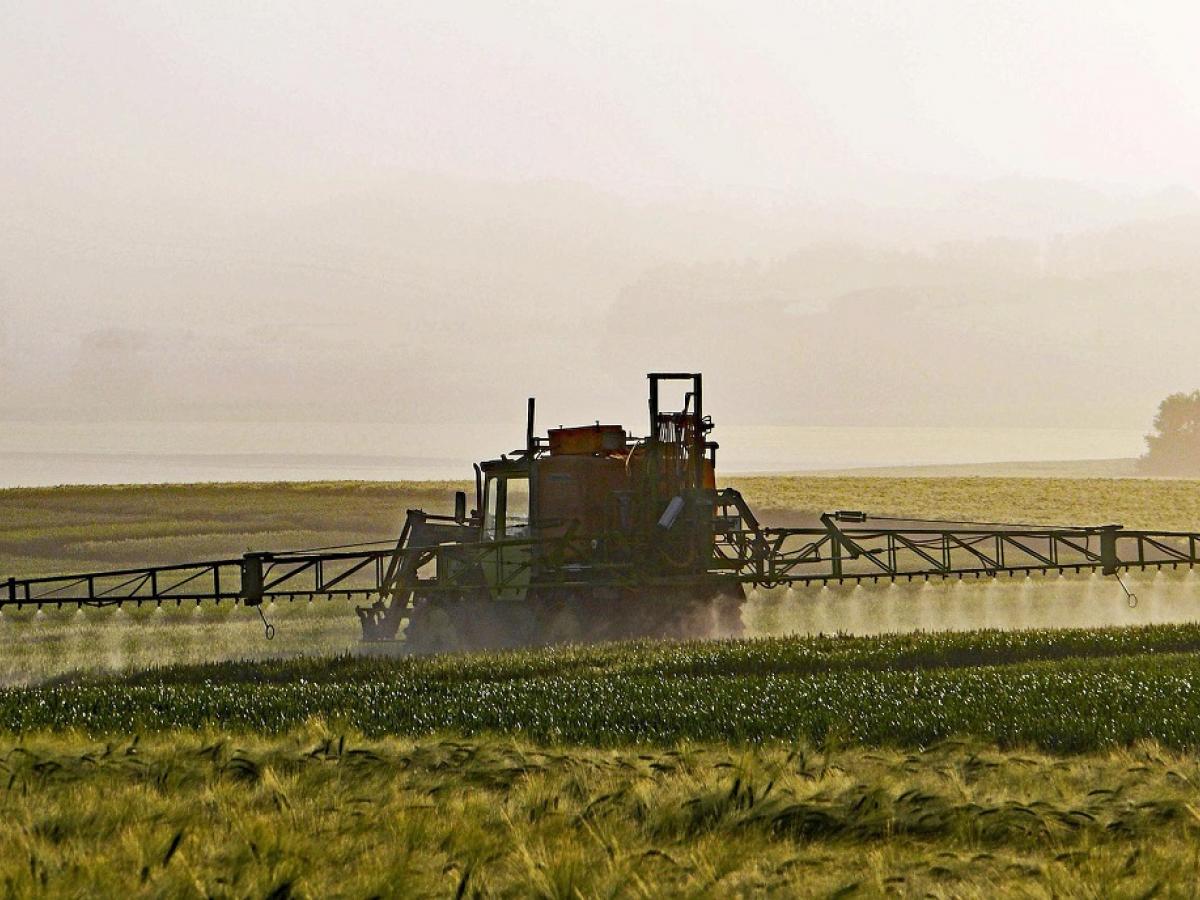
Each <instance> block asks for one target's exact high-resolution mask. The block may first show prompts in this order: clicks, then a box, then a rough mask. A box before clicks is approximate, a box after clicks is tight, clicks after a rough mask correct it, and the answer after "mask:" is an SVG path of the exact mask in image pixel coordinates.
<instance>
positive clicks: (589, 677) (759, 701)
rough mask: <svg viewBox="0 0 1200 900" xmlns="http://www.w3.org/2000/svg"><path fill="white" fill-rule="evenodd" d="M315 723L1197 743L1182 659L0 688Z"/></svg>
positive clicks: (572, 738) (1193, 699) (271, 727)
mask: <svg viewBox="0 0 1200 900" xmlns="http://www.w3.org/2000/svg"><path fill="white" fill-rule="evenodd" d="M314 718H320V719H323V720H325V721H327V722H336V723H339V724H341V725H344V726H346V727H349V728H354V729H357V730H360V731H362V732H363V733H365V734H368V735H384V734H404V735H423V734H430V733H437V732H445V731H452V732H457V733H461V734H481V733H505V734H522V735H525V736H528V737H531V738H535V739H538V740H548V741H566V742H574V743H585V744H622V743H628V742H647V743H657V744H662V743H674V742H678V741H686V740H727V741H733V742H737V743H757V742H763V741H791V740H797V739H803V740H806V741H811V742H814V743H826V742H828V741H830V740H833V741H835V742H839V741H844V742H849V743H863V744H870V745H892V746H926V745H929V744H931V743H934V742H936V741H938V740H941V739H944V738H947V737H950V736H955V735H971V736H975V737H978V738H982V739H985V740H989V741H995V742H997V743H999V744H1001V745H1004V746H1011V745H1025V744H1029V745H1037V746H1040V747H1043V748H1045V749H1049V750H1055V751H1081V750H1089V749H1094V748H1100V747H1107V746H1114V745H1122V744H1129V743H1132V742H1135V741H1137V740H1140V739H1155V740H1158V741H1160V742H1162V743H1163V744H1165V745H1168V746H1173V747H1183V748H1194V747H1200V660H1198V659H1196V658H1195V657H1193V656H1192V655H1183V654H1179V655H1170V656H1134V657H1125V658H1115V659H1106V660H1065V661H1056V662H1041V663H1026V664H1019V665H1011V666H992V667H981V668H958V669H932V670H911V671H896V670H888V671H872V670H857V671H842V672H835V673H824V674H795V673H787V674H772V675H708V674H699V675H687V676H674V677H662V676H654V675H647V674H631V673H604V672H601V673H595V674H584V673H581V672H576V673H573V674H571V675H569V676H561V675H548V676H547V675H543V676H536V677H531V678H525V679H509V680H501V681H486V680H478V679H462V680H458V681H448V680H445V679H421V678H405V679H395V680H386V681H385V680H379V681H349V682H325V683H309V682H305V681H298V682H292V683H276V684H271V683H260V684H253V683H241V684H221V683H217V682H212V681H209V682H197V683H193V684H159V685H122V684H119V683H107V684H94V685H86V684H76V685H62V686H56V687H44V688H33V689H20V690H10V691H5V692H0V730H4V731H10V732H24V731H28V730H40V729H61V728H69V729H79V730H81V731H83V732H86V733H91V734H106V733H115V732H126V731H128V729H130V728H131V727H132V728H136V729H140V730H144V731H159V730H162V729H168V728H176V727H184V728H198V727H203V726H206V725H213V724H218V725H221V726H222V727H225V728H231V729H234V730H239V729H244V730H252V731H257V732H268V733H274V732H282V731H286V730H288V729H291V728H295V727H299V726H302V725H303V724H305V723H306V722H307V721H309V720H311V719H314Z"/></svg>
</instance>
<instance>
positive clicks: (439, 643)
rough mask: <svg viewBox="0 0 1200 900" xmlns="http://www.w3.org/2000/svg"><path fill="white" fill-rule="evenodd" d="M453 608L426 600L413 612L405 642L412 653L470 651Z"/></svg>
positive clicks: (435, 601) (405, 631)
mask: <svg viewBox="0 0 1200 900" xmlns="http://www.w3.org/2000/svg"><path fill="white" fill-rule="evenodd" d="M454 612H456V610H455V609H454V607H453V606H452V605H449V604H446V603H444V602H442V601H440V600H426V601H425V602H423V603H419V605H417V606H414V608H413V609H412V610H410V611H409V616H408V625H407V626H406V627H405V629H404V643H405V647H406V649H407V650H408V651H409V652H410V653H418V654H425V653H454V652H456V651H459V650H465V649H467V646H466V641H465V639H464V635H463V633H462V631H461V629H460V628H459V625H458V622H457V621H456V617H455V615H454Z"/></svg>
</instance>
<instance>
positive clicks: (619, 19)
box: [0, 0, 1200, 196]
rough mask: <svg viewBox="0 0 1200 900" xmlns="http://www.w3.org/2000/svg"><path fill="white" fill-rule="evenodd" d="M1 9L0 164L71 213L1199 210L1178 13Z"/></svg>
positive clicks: (1190, 61) (1115, 7)
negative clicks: (1183, 192)
mask: <svg viewBox="0 0 1200 900" xmlns="http://www.w3.org/2000/svg"><path fill="white" fill-rule="evenodd" d="M0 10H2V12H0V124H2V125H3V133H4V134H6V135H7V136H8V137H7V138H6V139H5V140H4V141H3V142H0V161H2V162H3V165H4V168H5V169H6V170H7V171H8V172H9V173H19V174H20V176H21V177H49V178H53V179H56V180H58V179H61V180H63V181H66V182H67V183H70V184H78V185H80V186H82V185H83V184H86V183H87V182H89V181H91V180H92V179H99V180H101V181H102V182H103V181H106V180H108V179H110V178H113V179H118V180H120V179H125V178H127V177H128V176H129V175H130V174H131V173H137V175H138V177H139V180H140V181H142V182H143V184H142V185H141V189H143V190H146V191H161V190H169V191H171V192H172V193H183V194H192V195H195V194H199V195H206V196H211V193H210V192H219V191H223V190H229V189H233V190H246V189H248V188H250V187H251V186H254V185H258V187H259V189H263V190H278V189H286V190H289V191H290V190H295V189H296V188H297V187H298V183H297V180H298V179H303V178H316V179H320V180H324V179H339V178H351V177H353V174H354V172H355V170H356V169H358V168H359V167H378V166H382V167H403V168H411V169H418V170H436V171H447V172H455V173H461V174H466V175H470V176H477V177H482V178H506V179H512V178H518V179H523V178H563V179H571V180H577V181H582V182H585V183H588V184H593V185H598V186H601V187H603V188H606V189H609V190H612V191H616V192H619V193H622V194H635V195H636V194H639V193H641V192H644V191H657V192H661V191H670V190H675V189H679V188H683V189H686V190H689V191H697V190H699V191H709V190H711V191H717V192H740V191H743V190H747V189H749V190H753V191H756V192H758V191H762V192H767V193H775V192H779V191H784V192H787V191H800V192H809V191H814V190H815V191H824V190H828V189H830V187H833V188H836V189H839V190H844V189H846V188H850V187H852V185H851V184H850V183H849V181H850V180H851V179H857V178H861V177H867V178H870V177H872V176H874V175H877V174H879V173H897V172H899V173H909V174H918V175H935V176H938V177H945V176H959V177H980V176H998V175H1009V174H1014V173H1018V174H1026V175H1036V176H1051V177H1058V178H1068V179H1073V180H1081V181H1087V182H1098V183H1110V184H1112V183H1115V184H1131V185H1138V186H1158V185H1161V184H1163V183H1172V182H1180V183H1184V184H1188V185H1191V186H1193V187H1195V186H1197V185H1198V184H1200V77H1197V74H1198V73H1197V69H1196V62H1195V60H1196V46H1195V37H1196V35H1197V33H1200V6H1197V5H1196V4H1194V3H1168V4H1162V3H1159V4H1155V3H1142V2H1139V3H1130V2H1123V3H1106V2H1089V3H1087V4H1080V3H1076V2H1059V3H1047V2H1030V3H1015V2H991V3H973V2H964V0H954V2H940V3H928V2H906V3H896V2H879V3H854V2H846V3H819V2H806V3H795V2H784V3H745V2H740V3H712V2H686V3H644V2H637V3H620V2H617V3H608V2H606V3H594V4H582V3H562V2H548V3H528V2H524V3H501V2H488V3H462V2H456V3H446V4H435V3H336V4H333V3H296V2H288V3H272V2H257V3H252V4H247V3H243V2H220V0H207V2H204V3H161V2H157V3H138V2H125V3H115V4H103V3H101V4H96V3H82V4H81V3H72V2H59V3H45V4H43V3H28V2H5V3H4V4H3V5H2V6H0ZM830 177H833V178H835V179H837V182H836V183H835V184H834V185H832V186H831V185H829V184H828V179H829V178H830ZM134 189H135V191H136V190H138V187H137V186H135V187H134Z"/></svg>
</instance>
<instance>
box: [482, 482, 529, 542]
mask: <svg viewBox="0 0 1200 900" xmlns="http://www.w3.org/2000/svg"><path fill="white" fill-rule="evenodd" d="M528 536H529V478H528V477H526V476H519V475H517V476H514V475H507V476H500V477H489V478H488V480H487V487H486V488H485V489H484V510H483V539H484V540H486V541H496V540H502V539H504V538H523V537H528Z"/></svg>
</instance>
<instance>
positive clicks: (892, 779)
mask: <svg viewBox="0 0 1200 900" xmlns="http://www.w3.org/2000/svg"><path fill="white" fill-rule="evenodd" d="M737 486H738V487H740V488H741V489H742V490H743V491H744V492H745V493H746V494H747V496H748V498H749V499H750V501H751V503H752V504H753V505H754V506H755V507H756V508H758V509H760V510H762V511H763V514H762V518H763V519H764V520H765V521H768V522H771V521H778V522H787V521H792V520H800V519H803V518H804V517H806V516H810V515H811V514H812V513H814V512H818V511H821V510H824V509H833V508H848V507H854V508H863V509H867V510H870V511H872V512H875V513H879V514H886V515H904V516H929V517H940V518H966V519H971V520H987V521H1053V522H1072V523H1073V522H1106V521H1114V520H1115V521H1121V522H1123V523H1125V524H1127V525H1130V526H1152V527H1163V528H1180V529H1184V528H1186V529H1192V528H1196V527H1197V526H1198V525H1200V484H1197V483H1196V482H1184V481H1147V480H1133V479H1128V480H1108V479H1084V480H1063V479H1053V478H1037V479H1033V478H1031V479H1024V478H1021V479H1006V478H961V479H958V478H940V477H939V478H907V479H889V478H875V479H858V478H854V479H851V478H841V477H809V478H765V477H763V478H746V479H739V480H738V482H737ZM455 488H456V485H452V484H437V485H424V484H399V485H376V484H371V485H368V484H319V485H229V486H196V487H178V486H172V487H123V488H60V489H48V490H28V491H4V492H0V575H8V574H10V573H12V574H27V573H29V574H32V573H34V572H54V571H70V570H76V569H87V568H104V567H108V566H114V565H118V566H120V565H135V564H140V563H153V562H171V561H179V560H184V559H188V558H195V557H218V556H229V555H238V554H240V553H242V552H244V551H245V550H247V549H263V548H269V547H289V546H291V547H305V546H322V545H326V544H334V543H346V542H350V541H357V540H373V539H379V538H386V537H387V536H389V535H391V534H393V533H394V532H395V530H396V528H397V526H398V524H399V522H400V520H401V518H402V516H403V510H404V509H405V508H406V507H408V506H416V505H423V506H426V507H427V508H433V509H445V508H447V506H448V504H449V502H450V498H451V496H452V492H453V490H454V489H455ZM1111 587H1112V586H1111V585H1110V583H1109V582H1108V581H1107V580H1104V579H1099V578H1080V579H1045V580H1029V581H1025V580H1021V579H1018V580H1015V581H1012V582H1007V581H1006V582H1001V583H996V584H983V585H978V586H975V585H963V584H960V583H958V582H955V583H953V584H951V585H930V586H926V585H924V584H921V585H913V586H908V585H905V586H903V587H884V586H880V587H879V588H860V589H856V590H851V589H849V588H847V589H844V590H839V589H827V590H825V591H821V590H819V589H814V590H813V591H811V592H808V593H805V592H800V591H797V592H793V593H790V594H789V593H786V592H775V593H770V594H767V593H763V594H755V595H753V596H752V597H751V599H750V601H749V603H748V605H747V611H746V617H747V624H748V626H749V628H750V632H751V633H752V634H759V635H772V634H774V635H782V634H784V633H786V632H789V631H799V632H804V631H821V632H824V636H792V637H787V636H774V637H759V638H756V639H753V640H747V641H740V642H695V643H689V644H653V643H641V644H630V645H608V646H599V647H566V648H558V649H554V650H543V651H527V652H518V653H508V654H481V655H475V656H470V657H453V656H447V657H432V658H424V659H417V658H412V659H405V658H389V657H382V656H369V655H368V656H362V655H357V654H356V653H354V652H352V651H354V650H355V647H356V641H355V631H356V629H357V624H356V622H355V620H354V617H353V615H352V613H351V612H350V610H349V608H348V606H347V604H345V603H344V602H333V603H315V604H311V605H310V604H307V603H300V604H295V605H282V604H281V605H278V606H276V607H272V608H270V609H269V612H268V614H269V615H270V616H271V617H272V618H273V619H274V620H275V622H276V624H277V625H278V627H279V637H278V638H277V639H276V641H275V642H273V643H271V644H268V643H267V642H265V641H264V640H263V638H262V635H261V624H260V623H259V621H258V617H257V615H256V614H255V613H253V612H252V611H250V610H245V609H242V608H235V607H232V606H230V605H228V604H226V605H224V606H222V607H219V608H216V607H207V606H206V607H201V608H199V609H197V608H194V607H181V608H178V609H176V608H173V607H172V608H164V609H162V610H154V609H145V610H140V611H139V610H136V609H127V610H124V611H120V612H116V611H86V612H83V613H79V612H76V611H74V610H61V611H60V610H56V609H46V610H44V611H42V612H40V613H39V612H35V611H32V610H26V611H23V612H21V613H19V614H18V613H12V612H10V613H6V614H5V615H3V616H2V617H0V637H2V639H3V640H4V646H5V648H6V649H5V652H4V654H3V655H2V656H0V664H2V671H0V675H2V677H3V681H4V683H6V684H8V685H10V686H9V687H7V688H0V785H4V786H5V789H4V790H3V791H0V813H2V817H0V835H2V838H0V879H3V884H4V893H5V894H6V895H13V896H33V895H44V894H53V895H73V896H84V895H87V896H91V895H96V894H103V895H121V896H126V895H147V896H161V895H170V896H189V895H197V896H228V897H246V896H248V897H263V896H273V897H286V896H312V897H323V896H352V897H366V896H542V897H598V896H606V897H612V896H662V895H664V894H668V895H684V896H712V897H721V896H757V895H762V894H770V893H774V894H777V895H779V896H796V895H804V896H839V897H847V896H883V895H889V894H899V895H904V896H934V897H943V896H945V897H949V896H969V897H991V896H996V895H997V894H1000V893H1011V894H1016V895H1020V896H1038V897H1041V896H1045V897H1050V896H1056V897H1057V896H1079V897H1101V896H1104V897H1107V896H1127V897H1148V896H1156V895H1162V896H1192V895H1193V893H1192V892H1193V887H1194V885H1195V884H1196V883H1198V882H1197V879H1198V877H1200V854H1197V852H1196V850H1195V849H1194V848H1195V847H1196V846H1197V840H1198V839H1200V755H1198V752H1200V658H1198V657H1197V656H1196V651H1197V650H1198V649H1200V625H1197V624H1189V623H1191V622H1193V621H1195V620H1198V619H1200V616H1196V615H1195V614H1194V612H1193V604H1194V603H1196V602H1197V601H1200V584H1198V579H1197V576H1196V575H1194V574H1192V573H1175V574H1167V573H1162V574H1156V575H1153V576H1150V575H1148V576H1145V578H1144V581H1143V583H1142V585H1140V587H1141V588H1143V590H1141V591H1140V593H1142V594H1143V596H1144V598H1145V599H1144V600H1143V603H1142V605H1141V606H1139V607H1138V608H1137V609H1133V610H1131V609H1128V608H1127V607H1124V605H1123V603H1122V602H1120V601H1121V595H1119V594H1118V593H1116V592H1115V591H1112V590H1110V588H1111ZM930 610H933V612H932V613H931V612H930ZM1097 610H1100V611H1101V612H1103V613H1104V614H1103V615H1100V619H1102V620H1104V619H1105V617H1106V616H1107V617H1108V618H1112V619H1113V621H1114V622H1115V623H1116V624H1120V625H1124V626H1126V627H1111V628H1104V629H1078V628H1076V629H1068V630H1061V629H1048V628H1044V627H1038V628H1030V626H1043V625H1046V624H1089V623H1091V622H1093V621H1095V620H1096V618H1097V615H1098V613H1097ZM1105 611H1106V612H1105ZM989 617H990V618H989ZM1114 617H1115V618H1114ZM931 624H932V625H946V626H948V627H952V628H956V629H969V628H971V627H972V626H975V625H980V624H982V625H1007V626H1019V627H1021V629H1022V630H1018V631H1012V630H983V631H971V630H959V631H954V632H937V633H916V634H914V633H907V634H894V635H890V636H888V635H884V636H876V637H870V636H864V637H850V636H834V635H833V634H832V632H835V631H839V630H854V631H857V632H861V633H869V632H872V631H890V630H896V631H907V630H909V629H911V628H913V627H926V628H928V627H930V626H931ZM843 626H845V627H843Z"/></svg>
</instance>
